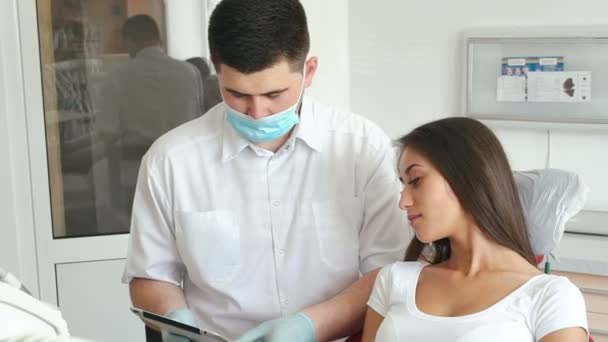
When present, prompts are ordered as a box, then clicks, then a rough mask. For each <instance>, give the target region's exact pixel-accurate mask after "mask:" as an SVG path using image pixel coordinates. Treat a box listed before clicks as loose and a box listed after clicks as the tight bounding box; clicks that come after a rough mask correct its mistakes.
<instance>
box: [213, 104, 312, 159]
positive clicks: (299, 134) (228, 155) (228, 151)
mask: <svg viewBox="0 0 608 342" xmlns="http://www.w3.org/2000/svg"><path fill="white" fill-rule="evenodd" d="M223 106H224V107H223V108H224V110H223V111H224V113H223V114H222V115H223V120H222V123H223V139H222V140H223V142H222V162H223V163H225V162H228V161H230V160H232V159H233V158H234V157H236V156H237V155H238V154H239V153H240V152H241V151H242V150H243V149H245V147H247V146H249V145H253V144H252V143H251V142H249V141H248V140H247V139H245V138H243V137H241V136H240V135H239V134H238V133H237V132H236V131H235V130H234V128H232V126H230V123H229V122H228V120H226V111H225V108H226V107H225V106H226V105H225V104H223ZM314 109H315V108H314V101H313V100H312V98H310V97H308V96H304V99H303V100H302V107H301V108H300V122H299V123H298V125H296V127H295V129H294V130H293V132H292V136H291V138H290V139H289V140H287V141H286V142H285V144H294V143H295V139H294V137H295V138H296V139H300V140H302V141H303V142H304V143H306V145H308V146H309V147H310V148H312V149H313V150H316V151H321V145H322V144H321V138H320V136H319V133H318V132H319V130H318V128H317V124H318V122H317V118H316V115H315V111H314ZM252 148H254V149H255V146H252Z"/></svg>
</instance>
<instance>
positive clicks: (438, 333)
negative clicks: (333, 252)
mask: <svg viewBox="0 0 608 342" xmlns="http://www.w3.org/2000/svg"><path fill="white" fill-rule="evenodd" d="M424 266H425V265H424V264H422V263H420V262H398V263H395V264H392V265H388V266H385V267H384V268H383V269H382V270H381V271H380V273H379V274H378V278H377V279H376V284H375V286H374V290H373V292H372V295H371V297H370V299H369V302H368V305H369V306H370V307H371V308H372V309H374V310H375V311H376V312H378V313H379V314H380V315H382V316H383V317H384V320H383V322H382V324H381V325H380V327H379V328H378V332H377V334H376V341H378V342H387V341H391V342H392V341H458V342H485V341H498V342H500V341H505V342H506V341H518V342H525V341H538V340H540V339H541V338H542V337H544V336H545V335H547V334H549V333H551V332H554V331H556V330H559V329H563V328H569V327H582V328H584V329H585V330H587V316H586V313H585V311H586V309H585V302H584V300H583V296H582V294H581V292H580V291H579V289H578V288H577V287H576V286H574V284H572V283H571V282H570V281H569V280H568V279H567V278H565V277H559V276H553V275H546V274H541V275H537V276H534V277H532V278H531V279H530V280H528V281H527V282H525V283H524V284H523V285H522V286H520V287H519V288H517V289H516V290H515V291H513V292H512V293H511V294H509V295H508V296H506V297H505V298H503V299H501V300H500V301H499V302H498V303H496V304H494V305H492V306H491V307H489V308H487V309H485V310H482V311H480V312H477V313H474V314H470V315H464V316H458V317H442V316H434V315H430V314H426V313H424V312H422V311H420V310H419V309H418V308H417V306H416V287H417V284H418V277H419V275H420V272H421V271H422V269H423V268H424Z"/></svg>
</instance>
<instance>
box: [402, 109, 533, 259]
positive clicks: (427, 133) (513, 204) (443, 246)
mask: <svg viewBox="0 0 608 342" xmlns="http://www.w3.org/2000/svg"><path fill="white" fill-rule="evenodd" d="M398 143H399V144H400V145H401V148H402V150H401V154H403V151H404V150H405V149H406V148H407V149H412V150H414V151H416V152H417V153H419V154H421V155H422V156H424V157H425V158H426V159H427V160H428V161H430V163H431V164H432V165H433V166H434V167H435V168H436V169H437V170H438V171H439V173H441V175H442V176H443V178H444V179H445V180H446V181H447V182H448V184H449V185H450V187H451V188H452V191H453V192H454V194H455V195H456V197H457V198H458V201H459V202H460V205H461V206H462V207H463V208H464V210H465V211H466V212H467V213H468V214H469V215H470V216H471V217H472V218H473V220H474V221H475V223H476V224H477V226H478V227H479V228H480V229H481V231H482V232H483V233H484V234H485V235H486V236H487V237H488V238H490V239H491V240H493V241H495V242H496V243H498V244H500V245H502V246H505V247H507V248H509V249H511V250H513V251H515V252H517V253H518V254H519V255H521V256H522V257H523V258H524V259H526V260H527V261H528V262H530V264H532V265H534V264H535V262H534V253H533V252H532V247H531V245H530V239H529V237H528V228H527V224H526V218H525V215H524V211H523V208H522V204H521V201H520V198H519V193H518V192H517V187H516V185H515V180H514V179H513V174H512V171H511V167H510V166H509V161H508V159H507V156H506V154H505V152H504V150H503V148H502V146H501V144H500V142H499V141H498V138H497V137H496V136H495V135H494V133H492V131H491V130H490V129H489V128H488V127H486V126H485V125H484V124H482V123H481V122H479V121H477V120H474V119H471V118H463V117H452V118H447V119H441V120H437V121H433V122H430V123H427V124H425V125H422V126H420V127H418V128H416V129H414V130H413V131H412V132H410V133H409V134H407V135H405V136H403V137H402V138H400V139H399V140H398ZM426 247H427V245H426V244H424V243H422V242H421V241H420V240H418V238H417V237H414V238H413V240H412V242H411V243H410V245H409V246H408V249H407V251H406V253H405V261H415V260H419V259H420V258H421V257H424V258H426V259H428V261H429V262H431V263H433V264H437V263H440V262H442V261H445V260H447V259H449V258H450V255H451V246H450V241H449V239H448V238H444V239H440V240H438V241H433V247H432V248H426Z"/></svg>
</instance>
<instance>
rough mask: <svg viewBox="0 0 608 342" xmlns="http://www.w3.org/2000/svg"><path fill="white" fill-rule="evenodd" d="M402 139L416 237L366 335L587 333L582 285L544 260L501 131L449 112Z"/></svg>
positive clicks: (379, 290)
mask: <svg viewBox="0 0 608 342" xmlns="http://www.w3.org/2000/svg"><path fill="white" fill-rule="evenodd" d="M400 143H401V145H402V148H403V150H402V153H401V157H400V161H399V176H400V179H401V181H402V183H403V191H402V193H401V200H400V203H399V206H400V208H401V209H402V210H405V211H407V214H408V218H409V221H410V225H411V227H412V228H413V229H414V231H415V232H416V237H415V238H414V239H413V241H412V242H411V243H410V245H409V247H408V249H407V252H406V256H405V262H399V263H396V264H393V265H389V266H386V267H384V268H383V269H382V270H381V271H380V273H379V274H378V278H377V280H376V284H375V286H374V290H373V292H372V295H371V297H370V300H369V302H368V306H369V309H368V312H367V317H366V321H365V329H364V333H363V341H374V340H375V341H462V342H476V341H490V340H491V341H541V342H556V341H569V342H576V341H580V342H583V341H587V319H586V313H585V304H584V301H583V297H582V294H581V293H580V291H579V290H578V289H577V288H576V287H575V286H574V285H573V284H572V283H570V281H568V279H566V278H564V277H558V276H552V275H546V274H542V273H541V272H540V271H539V270H538V269H537V268H536V266H535V264H534V255H533V253H532V248H531V247H530V242H529V239H528V234H527V228H526V222H525V218H524V214H523V209H522V206H521V203H520V200H519V197H518V193H517V189H516V187H515V183H514V180H513V176H512V174H511V169H510V166H509V163H508V161H507V157H506V155H505V153H504V151H503V149H502V147H501V145H500V143H499V141H498V139H497V138H496V136H494V134H493V133H492V132H491V131H490V130H489V129H488V128H487V127H486V126H484V125H483V124H481V123H480V122H478V121H476V120H473V119H469V118H448V119H443V120H438V121H435V122H431V123H429V124H426V125H423V126H421V127H419V128H417V129H415V130H414V131H412V132H411V133H409V134H408V135H406V136H404V137H403V138H401V139H400ZM420 260H425V262H422V261H420Z"/></svg>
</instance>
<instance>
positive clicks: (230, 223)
mask: <svg viewBox="0 0 608 342" xmlns="http://www.w3.org/2000/svg"><path fill="white" fill-rule="evenodd" d="M175 237H176V242H177V248H178V251H179V254H180V255H181V257H182V261H183V263H184V264H185V265H186V269H187V272H188V275H189V276H190V278H191V279H192V280H193V281H194V283H197V284H199V285H203V284H210V285H214V284H217V285H222V284H226V283H228V282H230V281H231V280H233V279H234V277H235V276H236V275H237V273H238V271H239V268H240V266H241V236H240V228H239V225H238V222H237V220H236V218H235V216H234V214H233V213H232V212H230V211H228V210H216V211H203V212H177V215H176V231H175Z"/></svg>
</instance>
